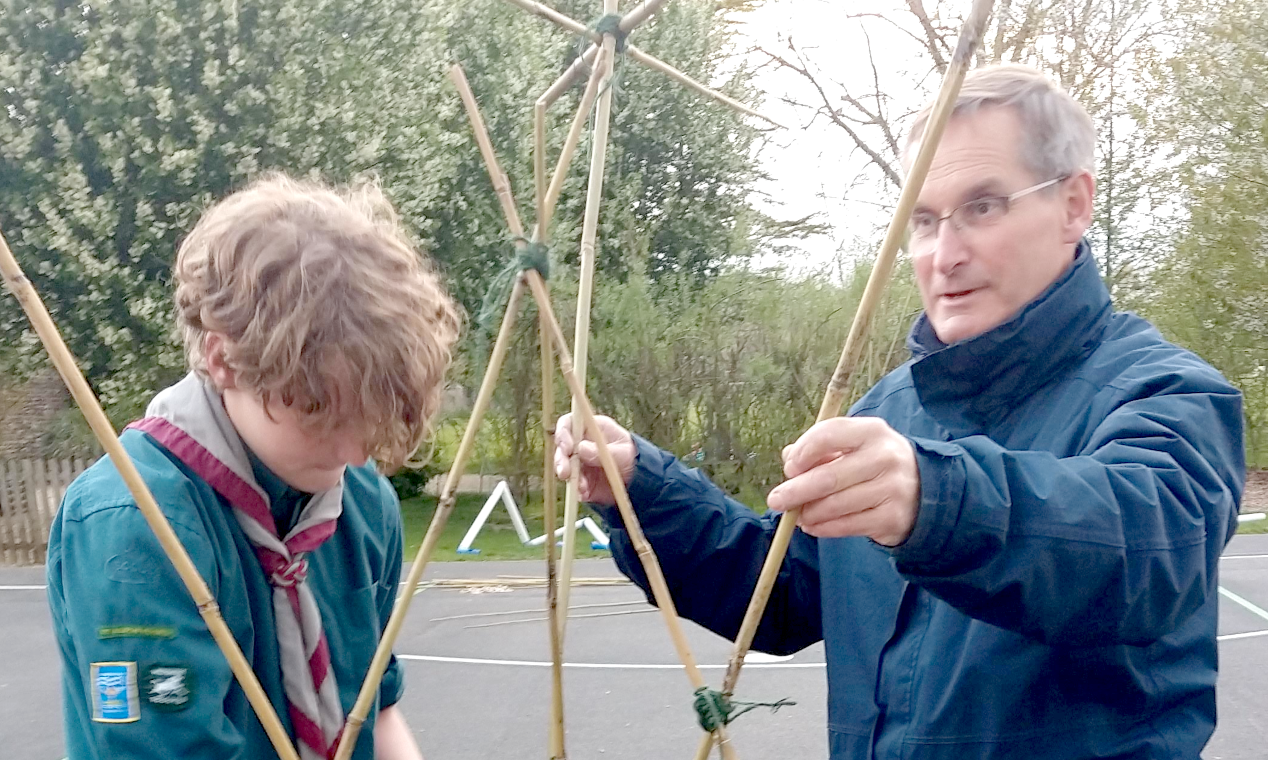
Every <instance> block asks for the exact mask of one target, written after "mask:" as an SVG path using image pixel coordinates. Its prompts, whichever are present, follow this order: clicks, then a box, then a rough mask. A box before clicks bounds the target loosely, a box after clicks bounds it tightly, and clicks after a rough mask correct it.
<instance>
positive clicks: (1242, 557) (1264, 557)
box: [1220, 554, 1268, 559]
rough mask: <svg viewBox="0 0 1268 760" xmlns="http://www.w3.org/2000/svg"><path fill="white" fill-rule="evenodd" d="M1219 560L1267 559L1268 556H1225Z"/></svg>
mask: <svg viewBox="0 0 1268 760" xmlns="http://www.w3.org/2000/svg"><path fill="white" fill-rule="evenodd" d="M1220 559H1268V554H1225V555H1224V556H1223V557H1220Z"/></svg>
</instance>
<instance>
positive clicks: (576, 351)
mask: <svg viewBox="0 0 1268 760" xmlns="http://www.w3.org/2000/svg"><path fill="white" fill-rule="evenodd" d="M603 12H604V13H615V12H616V0H603ZM615 55H616V38H615V37H613V36H612V35H610V34H608V35H604V36H603V49H602V52H600V53H599V57H600V59H602V62H603V65H602V66H601V67H600V68H599V71H601V72H602V74H603V81H604V82H605V83H606V84H605V85H604V86H603V87H602V94H601V95H599V105H598V109H597V113H595V117H594V132H593V136H592V137H591V141H590V181H589V185H588V187H587V188H586V210H585V217H584V218H583V220H582V225H581V273H580V282H579V284H578V286H577V316H576V324H575V325H574V331H573V349H572V350H573V361H574V371H575V372H576V373H577V381H578V383H579V384H580V386H581V388H582V389H584V388H585V387H586V368H587V364H588V362H589V357H590V306H591V301H592V298H593V294H594V266H595V239H596V238H597V237H598V233H599V206H600V204H601V203H602V202H603V176H604V171H605V170H606V167H607V156H608V131H609V128H610V127H611V123H612V88H611V86H610V84H611V81H612V69H613V64H614V63H615ZM592 81H593V80H592ZM577 410H578V400H577V396H576V393H575V391H574V392H573V399H572V414H573V417H572V437H573V440H574V441H575V440H580V438H581V435H582V431H583V428H582V425H581V420H580V418H579V417H577ZM580 476H581V460H580V459H579V458H578V457H577V455H576V454H573V457H572V477H570V478H569V479H568V487H567V490H566V491H565V493H564V525H565V526H573V525H576V524H577V514H578V512H579V511H580V507H581V493H580ZM576 555H577V531H576V530H573V529H572V528H571V527H569V528H568V529H567V530H565V531H564V549H563V556H562V558H561V560H562V561H561V562H560V568H559V605H560V606H561V607H562V608H563V609H564V611H565V613H566V612H567V610H568V599H569V596H570V594H571V590H572V589H571V585H570V584H569V580H570V579H571V578H572V564H573V560H574V559H576ZM567 624H568V619H567V617H566V616H565V617H564V618H562V619H561V620H560V628H559V637H560V639H563V638H564V635H565V633H566V631H565V627H566V626H567Z"/></svg>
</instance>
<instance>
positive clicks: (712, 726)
mask: <svg viewBox="0 0 1268 760" xmlns="http://www.w3.org/2000/svg"><path fill="white" fill-rule="evenodd" d="M795 704H797V703H796V702H794V701H792V700H791V699H780V700H777V701H775V702H741V701H738V700H733V699H731V697H730V695H729V694H726V693H724V692H721V691H717V690H716V689H710V688H708V687H707V686H702V687H700V688H699V689H696V698H695V700H694V702H692V707H694V708H695V710H696V722H698V723H699V724H700V727H701V728H703V729H704V730H705V731H707V732H710V733H712V732H714V731H716V730H717V729H718V727H719V726H728V725H730V724H731V723H732V722H734V721H735V719H736V718H738V717H740V716H741V715H743V714H744V713H746V712H748V711H749V710H755V709H757V708H759V707H769V708H770V711H771V712H775V711H777V710H778V709H779V708H781V707H788V706H790V705H795Z"/></svg>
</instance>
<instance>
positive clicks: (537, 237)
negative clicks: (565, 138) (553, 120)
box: [533, 99, 550, 242]
mask: <svg viewBox="0 0 1268 760" xmlns="http://www.w3.org/2000/svg"><path fill="white" fill-rule="evenodd" d="M533 201H534V204H533V205H534V206H535V207H536V209H537V226H536V227H534V228H533V241H534V242H541V241H543V240H545V239H546V236H547V235H549V234H550V218H549V216H548V215H547V214H546V104H545V103H543V102H542V101H541V100H540V99H539V100H538V101H537V103H536V104H535V105H534V106H533Z"/></svg>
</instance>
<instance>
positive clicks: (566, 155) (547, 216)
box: [537, 48, 607, 242]
mask: <svg viewBox="0 0 1268 760" xmlns="http://www.w3.org/2000/svg"><path fill="white" fill-rule="evenodd" d="M598 62H599V65H598V66H597V67H595V69H594V71H593V72H592V73H591V75H590V80H589V81H588V82H586V89H585V92H583V93H582V94H581V103H580V104H579V105H578V106H577V113H576V115H575V116H574V117H573V119H572V126H571V127H569V129H568V136H567V137H566V138H565V139H564V146H563V150H561V151H560V152H559V161H558V162H557V163H556V164H555V173H554V175H553V176H552V177H551V179H550V185H549V186H548V187H547V189H546V192H545V194H544V197H543V199H542V203H541V204H540V206H539V208H538V216H537V219H538V222H537V230H538V239H539V241H540V242H544V241H545V240H546V239H547V238H548V237H549V233H550V222H551V220H552V219H553V218H554V215H555V206H556V204H558V203H559V194H560V193H562V192H563V189H564V179H565V178H566V177H567V176H568V167H569V166H570V165H571V164H572V158H573V154H575V153H576V151H577V143H578V142H579V141H580V140H581V132H582V131H583V130H584V129H585V126H586V121H587V120H588V119H589V118H590V110H591V108H593V107H594V100H595V97H596V96H598V94H599V83H600V81H601V80H602V79H603V72H604V70H605V67H606V64H607V53H606V52H605V51H604V50H603V49H602V48H600V49H599V55H598ZM546 106H547V104H546V103H545V102H544V99H538V101H537V108H538V109H541V112H542V114H543V116H542V120H543V122H544V121H545V108H546ZM542 154H543V166H542V173H543V177H544V176H545V165H544V158H545V150H544V149H543V150H542Z"/></svg>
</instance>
